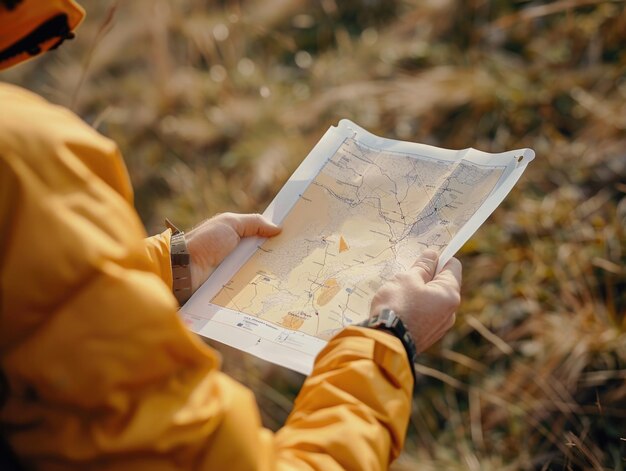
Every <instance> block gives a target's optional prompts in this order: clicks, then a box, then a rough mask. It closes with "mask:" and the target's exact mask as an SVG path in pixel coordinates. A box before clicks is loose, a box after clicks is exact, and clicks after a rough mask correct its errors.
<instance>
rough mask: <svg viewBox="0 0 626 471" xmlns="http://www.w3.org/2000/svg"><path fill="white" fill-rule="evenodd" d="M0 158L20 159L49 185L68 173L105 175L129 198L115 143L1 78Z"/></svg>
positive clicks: (85, 177) (128, 188)
mask: <svg viewBox="0 0 626 471" xmlns="http://www.w3.org/2000/svg"><path fill="white" fill-rule="evenodd" d="M0 104H1V106H0V158H3V159H9V160H10V159H19V161H20V165H25V167H26V168H28V169H29V171H31V172H32V173H34V174H36V175H37V176H38V177H39V179H40V180H41V181H42V182H45V183H47V184H50V185H52V186H54V183H55V180H58V178H59V177H61V174H63V173H67V172H70V173H72V174H74V175H75V176H79V177H80V178H81V179H83V180H90V179H92V178H94V177H95V178H99V179H101V180H104V181H105V182H106V183H107V184H108V185H109V186H110V187H112V188H113V189H114V190H115V191H117V192H118V193H120V194H122V196H124V197H125V199H127V200H130V199H131V198H132V190H131V189H130V181H129V179H128V175H127V172H126V167H125V165H124V163H123V161H122V158H121V155H120V153H119V151H118V148H117V146H116V145H115V143H114V142H113V141H111V140H110V139H108V138H106V137H104V136H102V135H101V134H99V133H98V132H97V131H96V130H94V129H93V128H91V127H90V126H89V125H88V124H87V123H85V122H84V121H83V120H82V119H80V117H78V116H77V115H76V114H74V113H73V112H71V111H70V110H68V109H67V108H64V107H62V106H58V105H54V104H52V103H50V102H48V101H47V100H45V99H44V98H42V97H40V96H38V95H36V94H34V93H32V92H30V91H28V90H25V89H23V88H21V87H17V86H15V85H10V84H5V83H0Z"/></svg>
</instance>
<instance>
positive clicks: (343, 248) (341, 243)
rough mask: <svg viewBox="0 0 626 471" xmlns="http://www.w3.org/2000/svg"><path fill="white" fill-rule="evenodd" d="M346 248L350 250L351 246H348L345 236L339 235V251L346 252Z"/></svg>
mask: <svg viewBox="0 0 626 471" xmlns="http://www.w3.org/2000/svg"><path fill="white" fill-rule="evenodd" d="M346 250H350V247H348V243H347V242H346V239H344V238H343V236H340V237H339V252H345V251H346Z"/></svg>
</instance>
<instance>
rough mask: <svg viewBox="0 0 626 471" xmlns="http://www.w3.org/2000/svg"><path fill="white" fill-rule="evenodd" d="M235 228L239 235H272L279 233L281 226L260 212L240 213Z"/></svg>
mask: <svg viewBox="0 0 626 471" xmlns="http://www.w3.org/2000/svg"><path fill="white" fill-rule="evenodd" d="M235 230H236V231H237V233H238V234H239V237H250V236H255V235H258V236H261V237H272V236H275V235H277V234H278V233H280V231H281V228H280V227H279V226H277V225H276V224H274V223H273V222H271V221H270V220H268V219H266V218H264V217H263V216H261V215H260V214H240V215H238V219H237V227H236V228H235Z"/></svg>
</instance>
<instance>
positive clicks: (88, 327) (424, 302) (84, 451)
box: [0, 0, 461, 471]
mask: <svg viewBox="0 0 626 471" xmlns="http://www.w3.org/2000/svg"><path fill="white" fill-rule="evenodd" d="M82 17H83V10H82V9H81V7H80V6H79V5H78V4H77V3H75V1H74V0H48V1H46V2H41V1H37V0H0V67H1V68H6V67H8V66H10V65H12V64H15V63H18V62H20V61H23V60H25V59H28V58H30V57H32V56H37V55H39V54H40V53H42V52H44V51H46V50H48V49H51V48H53V47H56V46H58V45H59V44H60V42H62V41H63V40H64V39H67V38H70V37H71V36H72V34H73V33H72V32H73V30H74V29H75V28H76V27H77V26H78V24H79V23H80V21H81V19H82ZM132 200H133V194H132V189H131V186H130V183H129V178H128V175H127V171H126V168H125V166H124V163H123V161H122V158H121V156H120V153H119V151H118V149H117V147H116V146H115V144H114V143H113V142H111V141H110V140H109V139H107V138H105V137H103V136H101V135H99V134H98V133H97V132H95V131H94V130H93V129H91V128H90V127H88V126H87V125H86V124H84V123H83V122H82V121H81V120H80V119H79V118H78V117H77V116H75V115H74V114H72V113H71V112H70V111H68V110H66V109H63V108H61V107H59V106H54V105H52V104H50V103H48V102H46V101H45V100H44V99H42V98H40V97H38V96H36V95H34V94H33V93H30V92H28V91H26V90H24V89H21V88H19V87H16V86H13V85H8V84H0V221H2V231H0V249H1V250H0V267H1V272H0V273H1V275H0V276H1V287H0V289H1V291H0V303H1V306H2V308H1V313H0V369H1V370H2V375H3V378H4V380H5V381H4V383H5V387H4V393H5V394H4V397H3V405H2V409H1V411H0V423H1V426H2V428H1V431H2V437H3V441H4V443H5V445H6V446H5V447H4V450H3V456H4V459H5V460H8V458H7V455H8V453H9V452H11V453H14V454H15V456H16V457H17V461H18V464H19V466H22V467H24V468H25V469H34V470H78V469H80V470H96V471H97V470H122V469H124V470H125V469H132V470H134V471H141V470H151V471H159V470H182V469H185V470H191V469H194V470H195V469H198V470H231V471H238V470H248V469H250V470H252V469H254V470H274V469H275V470H292V469H293V470H305V469H306V470H325V471H329V470H339V469H345V470H378V469H387V468H388V466H389V464H390V462H391V461H392V460H394V459H395V458H396V457H397V456H398V455H399V453H400V451H401V450H402V447H403V442H404V439H405V434H406V429H407V424H408V420H409V415H410V409H411V397H412V396H411V395H412V392H413V387H414V380H413V377H412V368H411V362H410V361H409V356H408V355H407V348H408V347H407V345H406V341H405V340H406V339H404V340H401V339H400V338H398V337H397V336H396V334H397V332H394V331H393V329H391V328H389V326H388V325H387V326H378V327H383V328H370V327H367V326H351V327H347V328H345V329H343V330H342V331H341V332H339V333H338V334H337V335H335V336H334V337H333V338H332V339H331V340H330V341H329V342H328V344H327V346H326V347H325V348H324V349H323V350H322V351H321V353H320V354H319V355H318V357H317V359H316V361H315V365H314V369H313V372H312V373H311V375H310V376H309V377H308V378H307V379H306V381H305V382H304V385H303V386H302V389H301V391H300V392H299V394H298V396H297V399H296V400H295V403H294V406H293V411H292V412H291V414H290V415H289V417H288V419H287V421H286V423H285V424H284V426H283V427H282V428H281V429H280V430H279V431H277V432H276V433H273V432H271V431H269V430H268V429H265V428H263V426H262V425H261V422H260V416H259V411H258V408H257V405H256V403H255V400H254V396H253V394H252V393H251V391H249V390H248V389H246V388H245V387H243V386H242V385H240V384H238V383H237V382H235V381H234V380H233V379H231V378H229V377H228V376H227V375H225V374H224V373H222V372H220V369H219V359H218V355H217V354H216V353H215V352H214V351H213V350H212V349H211V348H209V347H208V346H207V345H205V344H204V343H203V342H202V341H200V340H199V339H198V338H197V337H196V336H195V335H194V334H192V333H191V332H189V331H188V330H187V329H186V328H185V326H184V325H183V324H182V322H181V320H180V319H179V316H178V315H177V309H178V304H177V302H176V299H175V298H174V296H173V294H172V283H173V278H172V264H171V253H170V250H171V249H170V243H171V239H172V231H171V230H170V229H167V230H165V231H164V232H163V233H161V234H159V235H157V236H153V237H150V238H147V237H146V234H145V232H144V228H143V226H142V224H141V222H140V219H139V217H138V215H137V213H136V212H135V210H134V208H133V204H132ZM279 232H280V228H278V227H276V226H275V225H273V224H272V223H271V222H269V221H267V220H265V219H264V218H263V217H261V216H259V215H239V214H233V213H226V214H221V215H218V216H216V217H214V218H212V219H209V220H207V221H205V222H204V223H202V224H200V225H199V226H197V227H196V228H195V229H193V230H192V231H190V232H189V233H188V234H185V236H184V241H185V243H186V245H187V250H188V252H189V255H190V258H191V276H192V282H193V287H197V286H198V285H200V284H201V283H202V282H203V281H204V280H205V279H206V277H207V276H208V274H209V273H210V271H211V270H212V267H214V266H215V265H217V264H218V263H219V262H220V261H221V260H222V259H223V258H224V257H225V256H226V255H227V254H228V253H229V252H230V251H231V250H232V249H233V248H234V247H235V246H236V245H237V243H238V242H239V240H240V239H241V238H242V237H248V236H252V235H258V236H262V237H271V236H274V235H276V234H278V233H279ZM436 265H437V254H436V253H434V252H430V251H427V252H425V253H424V254H422V256H421V257H420V258H419V259H418V260H417V261H416V263H415V265H414V266H413V268H411V269H410V270H408V271H407V272H405V273H399V274H398V275H397V276H396V277H395V278H393V279H392V280H391V281H389V282H387V283H386V284H384V285H383V286H382V287H381V288H380V290H379V291H378V292H377V293H376V295H375V297H374V299H373V301H372V304H371V313H372V316H373V317H372V318H373V319H374V318H378V317H379V315H380V314H381V313H385V315H388V316H392V315H393V316H395V321H396V322H399V324H398V325H401V324H402V325H404V327H405V330H408V333H409V334H410V335H407V336H405V337H406V338H409V337H412V339H413V341H414V344H415V347H416V351H423V350H424V349H426V348H428V347H429V346H430V345H431V344H432V343H433V342H435V341H437V340H438V339H439V338H440V337H441V336H442V335H443V334H444V333H445V332H446V331H447V330H448V329H449V328H450V327H451V326H452V324H453V323H454V316H455V314H454V313H455V311H456V309H457V307H458V305H459V302H460V294H459V293H460V283H461V265H460V263H459V262H458V260H456V259H452V260H451V261H450V262H448V263H447V265H446V266H445V267H444V268H443V270H442V271H441V272H440V273H439V274H436V275H435V267H436ZM391 311H393V312H391ZM379 320H380V319H379ZM372 326H373V327H377V326H375V325H373V324H372ZM403 341H404V343H403ZM6 463H8V461H6ZM6 463H5V464H3V466H4V467H2V469H8V466H9V465H8V464H6Z"/></svg>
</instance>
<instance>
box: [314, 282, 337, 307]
mask: <svg viewBox="0 0 626 471" xmlns="http://www.w3.org/2000/svg"><path fill="white" fill-rule="evenodd" d="M340 291H341V286H339V283H337V280H335V279H334V278H329V279H328V280H326V282H325V283H324V285H323V286H322V287H321V289H320V292H319V295H318V296H317V304H318V305H319V306H325V305H326V304H328V303H329V302H330V301H331V299H333V298H334V297H335V296H336V295H337V293H339V292H340Z"/></svg>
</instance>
